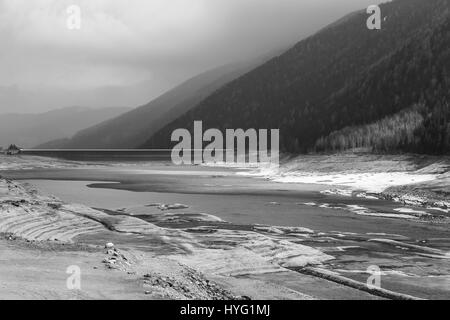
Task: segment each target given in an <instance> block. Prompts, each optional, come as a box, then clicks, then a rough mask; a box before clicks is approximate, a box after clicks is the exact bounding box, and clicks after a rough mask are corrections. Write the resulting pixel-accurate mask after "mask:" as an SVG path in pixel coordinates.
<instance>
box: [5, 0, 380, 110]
mask: <svg viewBox="0 0 450 320" xmlns="http://www.w3.org/2000/svg"><path fill="white" fill-rule="evenodd" d="M371 2H373V1H368V0H342V1H335V0H131V1H126V0H33V1H29V0H0V39H1V42H0V70H2V72H1V73H0V86H3V87H7V88H10V87H13V86H15V88H16V91H14V97H15V98H14V99H12V100H11V101H9V100H8V97H9V96H10V95H8V94H3V95H0V112H4V111H6V110H7V109H8V108H9V109H11V108H19V107H20V108H21V109H23V110H25V111H27V110H28V111H35V110H38V109H39V110H40V109H50V108H53V107H63V106H60V105H59V106H57V105H56V104H57V103H61V99H59V98H58V99H56V100H55V101H53V102H52V99H51V92H52V91H53V92H54V91H55V90H60V92H69V91H70V92H87V91H89V90H99V89H101V88H105V87H124V88H125V87H130V86H136V87H139V88H140V90H134V91H133V93H134V94H137V95H138V97H133V99H129V101H130V103H136V102H138V101H139V102H145V101H146V100H149V99H151V98H153V97H154V96H155V95H157V94H159V93H161V92H162V91H164V90H167V89H169V88H170V87H172V86H174V85H176V84H177V83H179V82H181V81H183V80H185V79H186V78H189V77H191V76H194V75H196V74H198V73H200V72H202V71H205V70H207V69H210V68H213V67H216V66H219V65H223V64H226V63H230V62H235V61H239V60H245V59H248V58H251V57H256V56H260V55H264V54H266V53H267V52H270V51H272V50H275V49H280V48H282V47H285V46H289V45H291V44H294V43H295V42H297V41H298V40H300V39H301V38H303V37H304V36H306V35H308V34H311V33H312V32H314V31H315V30H317V29H319V28H320V27H321V26H323V25H325V24H327V23H330V22H332V21H333V20H334V19H337V18H339V17H340V16H342V15H344V14H345V13H347V12H349V11H350V10H354V9H356V8H363V7H364V6H365V5H367V4H370V3H371ZM70 5H77V6H79V7H80V8H81V29H80V30H69V29H68V28H67V19H68V17H69V15H68V13H67V8H68V7H69V6H70ZM143 84H146V85H149V88H148V89H145V88H144V87H143ZM17 88H18V89H17ZM17 90H18V91H17ZM21 90H22V91H33V92H36V91H41V92H43V96H45V99H44V98H43V99H41V100H40V98H39V94H38V93H36V94H35V95H33V97H34V98H35V99H29V100H31V101H29V100H27V101H26V103H25V102H20V103H19V102H17V101H21V99H19V100H17V96H20V92H21ZM8 92H9V91H8ZM71 99H72V98H71ZM22 100H23V99H22ZM93 100H94V101H93V102H92V103H93V104H94V105H93V106H96V105H95V99H93ZM100 100H102V102H103V103H108V101H109V100H108V99H107V97H102V99H100ZM14 101H16V102H17V103H16V102H14ZM126 101H127V98H126V96H125V97H123V99H121V102H123V103H126ZM75 102H76V101H75V100H73V99H72V100H69V99H68V101H67V102H66V104H67V105H72V104H74V103H75ZM113 102H114V101H112V100H111V102H110V103H113ZM91 106H92V105H91ZM102 106H104V105H102Z"/></svg>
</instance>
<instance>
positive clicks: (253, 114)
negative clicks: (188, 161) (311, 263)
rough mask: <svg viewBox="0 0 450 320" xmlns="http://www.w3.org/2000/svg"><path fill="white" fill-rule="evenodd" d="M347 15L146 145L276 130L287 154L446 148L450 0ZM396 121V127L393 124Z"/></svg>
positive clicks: (398, 3)
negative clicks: (176, 133) (186, 136)
mask: <svg viewBox="0 0 450 320" xmlns="http://www.w3.org/2000/svg"><path fill="white" fill-rule="evenodd" d="M380 8H381V12H382V28H381V30H369V29H368V28H367V27H366V21H367V19H368V18H369V15H368V14H367V13H366V12H365V10H364V11H361V12H356V13H354V14H351V15H348V16H346V17H345V18H344V19H341V20H340V21H338V22H336V23H334V24H332V25H330V26H328V27H326V28H324V29H323V30H321V31H320V32H318V33H316V34H315V35H313V36H311V37H309V38H307V39H305V40H303V41H301V42H299V43H298V44H296V45H295V46H294V47H293V48H291V49H290V50H288V51H287V52H285V53H283V54H282V55H280V56H278V57H276V58H273V59H271V60H270V61H268V62H266V63H265V64H263V65H261V66H260V67H258V68H256V69H254V70H252V71H251V72H249V73H247V74H245V75H243V76H242V77H240V78H238V79H236V80H234V81H232V82H231V83H228V84H227V85H226V86H224V87H222V88H221V89H219V90H217V91H216V92H214V93H213V94H212V95H210V96H209V97H207V98H206V99H205V100H203V101H202V102H201V103H199V105H198V106H196V107H195V108H193V109H192V110H190V111H189V112H187V113H186V114H184V115H183V116H181V117H180V118H178V119H176V120H175V121H173V122H171V123H170V124H168V125H167V126H165V127H164V128H162V129H161V130H159V131H158V132H157V133H156V134H155V135H154V136H152V137H151V138H150V139H149V140H148V141H146V142H145V143H143V144H142V146H141V147H143V148H150V147H157V148H168V147H171V146H173V144H174V143H171V142H170V136H171V133H172V132H173V130H175V129H177V128H187V129H189V130H191V131H192V129H193V123H194V121H195V120H202V121H203V128H205V130H206V128H217V129H220V130H221V131H224V130H225V129H227V128H243V129H247V128H255V129H271V128H279V129H280V147H281V149H282V150H283V151H287V152H293V153H297V152H309V151H331V150H333V151H334V150H342V149H346V148H354V147H367V148H369V149H371V150H375V151H389V152H392V151H414V152H424V153H436V154H442V153H450V124H449V123H450V108H449V102H448V101H449V98H450V97H449V96H450V85H449V84H450V78H449V77H450V72H449V66H450V46H449V44H450V1H448V0H395V1H392V2H388V3H384V4H382V5H381V6H380ZM393 126H394V127H395V128H393Z"/></svg>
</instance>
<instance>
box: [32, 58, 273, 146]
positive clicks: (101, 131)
mask: <svg viewBox="0 0 450 320" xmlns="http://www.w3.org/2000/svg"><path fill="white" fill-rule="evenodd" d="M273 55H275V53H274V54H273ZM273 55H272V54H270V55H269V56H270V57H272V56H273ZM267 59H269V57H267V56H262V57H259V58H257V59H254V60H252V61H245V62H241V63H236V64H231V65H225V66H222V67H218V68H215V69H213V70H209V71H207V72H204V73H202V74H200V75H197V76H195V77H193V78H191V79H189V80H187V81H185V82H184V83H182V84H181V85H179V86H177V87H176V88H174V89H172V90H169V91H168V92H166V93H165V94H163V95H162V96H160V97H158V98H156V99H154V100H153V101H151V102H150V103H148V104H146V105H143V106H141V107H138V108H136V109H133V110H131V111H129V112H127V113H125V114H122V115H120V116H119V117H117V118H114V119H111V120H108V121H104V122H102V123H99V124H96V125H94V126H92V127H90V128H87V129H85V130H82V131H80V132H78V133H76V134H75V135H74V136H73V137H72V138H71V139H59V140H55V141H49V142H47V143H45V144H43V145H41V146H40V147H42V148H71V149H79V148H81V149H96V148H101V149H117V148H137V147H139V146H140V145H142V144H143V143H145V141H147V140H148V139H149V138H150V137H151V136H152V135H153V134H154V133H155V132H157V131H158V130H160V129H161V128H163V127H164V126H165V125H167V124H169V123H170V122H172V121H173V120H175V119H177V118H178V117H180V116H182V115H183V114H184V113H186V112H187V111H189V110H190V109H191V108H193V107H195V106H196V105H197V104H198V103H200V102H201V101H202V100H204V99H205V98H206V97H208V96H209V95H211V94H212V93H214V92H215V91H216V90H218V89H219V88H220V87H222V86H223V85H225V84H226V83H228V82H230V81H232V80H234V79H236V78H238V77H239V76H241V75H243V74H245V73H246V72H248V71H250V70H251V69H253V68H255V67H256V66H258V65H260V64H262V63H263V62H265V61H266V60H267Z"/></svg>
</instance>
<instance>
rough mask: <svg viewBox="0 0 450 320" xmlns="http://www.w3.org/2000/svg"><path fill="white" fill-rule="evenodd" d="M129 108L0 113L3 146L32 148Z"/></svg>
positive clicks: (0, 141)
mask: <svg viewBox="0 0 450 320" xmlns="http://www.w3.org/2000/svg"><path fill="white" fill-rule="evenodd" d="M128 110H129V109H127V108H102V109H90V108H82V107H68V108H63V109H58V110H53V111H49V112H46V113H41V114H1V115H0V146H4V147H6V146H8V145H10V144H16V145H18V146H20V147H21V148H32V147H34V146H36V145H39V144H41V143H44V142H46V141H49V140H53V139H56V138H61V137H70V136H72V135H73V134H74V133H75V132H77V131H79V130H81V129H84V128H87V127H89V126H91V125H93V124H95V123H98V122H100V121H104V120H106V119H109V118H113V117H116V116H118V115H119V114H121V113H123V112H126V111H128Z"/></svg>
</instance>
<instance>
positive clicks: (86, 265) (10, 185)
mask: <svg viewBox="0 0 450 320" xmlns="http://www.w3.org/2000/svg"><path fill="white" fill-rule="evenodd" d="M11 163H14V162H11ZM41 163H42V165H45V166H50V167H52V166H53V165H54V164H53V163H52V162H51V161H50V162H49V163H46V161H44V160H42V161H41ZM57 165H58V164H57ZM64 165H67V167H69V168H72V167H73V166H74V163H64ZM22 166H23V164H22ZM327 166H328V165H325V167H327ZM18 169H19V170H21V169H20V167H18ZM80 173H82V171H80ZM424 174H430V173H429V172H425V173H424ZM218 179H219V178H218ZM231 179H232V178H231ZM186 180H187V181H188V182H189V179H188V178H187V179H186ZM352 183H353V182H352ZM286 186H288V185H286ZM344 187H345V186H344ZM205 188H210V187H209V186H208V187H207V186H206V185H205ZM224 188H225V187H224ZM225 189H226V188H225ZM320 190H325V191H326V190H327V189H326V188H324V187H323V186H322V187H320V188H318V190H317V192H319V191H320ZM280 200H281V203H278V202H277V203H270V202H269V203H266V206H268V207H269V208H274V210H275V209H277V210H278V211H279V210H280V209H282V208H284V207H285V206H288V205H287V204H285V203H283V199H280ZM339 201H344V200H339ZM373 201H377V200H373ZM293 205H294V206H299V205H300V204H295V203H294V204H293ZM312 205H313V204H312V203H309V202H308V203H305V204H304V205H301V206H300V207H302V208H303V209H302V210H306V208H308V207H310V206H312ZM334 206H336V205H334ZM341 206H342V205H340V207H339V208H337V207H336V208H334V207H331V208H328V207H324V205H323V204H322V205H321V206H320V207H321V208H322V207H323V208H324V209H325V210H337V211H336V213H337V214H345V212H344V211H342V208H341ZM348 206H350V205H348ZM181 208H184V207H183V206H182V205H177V204H174V203H147V204H145V205H141V206H134V207H126V208H120V209H119V208H114V209H109V210H105V209H94V208H91V207H88V206H86V205H82V204H74V203H68V202H64V201H61V200H60V199H58V198H56V197H54V196H51V195H44V194H43V193H41V192H40V191H39V190H36V189H35V188H34V187H32V186H31V185H29V184H27V183H23V182H17V181H11V180H6V179H0V235H1V237H0V257H1V258H0V259H1V260H2V263H1V266H0V280H1V281H0V283H1V285H0V299H1V298H6V299H9V298H20V299H34V298H38V299H241V298H251V299H380V298H382V297H391V298H395V297H398V298H402V297H408V293H409V294H410V293H412V294H413V295H414V294H419V296H422V295H423V296H425V297H427V296H430V297H438V298H440V297H444V296H445V295H446V294H448V290H447V289H446V285H445V282H446V281H447V282H448V281H449V280H450V279H449V278H448V272H447V271H448V270H447V269H448V264H446V261H448V259H449V257H450V256H448V250H447V244H446V243H447V242H446V240H445V239H438V238H436V239H429V240H427V243H428V245H430V246H431V245H432V247H428V246H427V244H425V245H423V243H425V242H423V243H422V242H416V239H409V238H407V237H404V236H400V235H389V234H386V233H369V232H367V233H366V234H355V233H345V232H344V233H343V232H339V231H327V232H320V231H314V230H311V229H308V228H302V227H287V226H284V227H282V226H279V227H274V226H270V225H269V226H268V225H252V224H249V225H246V224H242V225H237V224H231V223H228V222H227V221H223V220H221V219H219V218H218V217H216V216H213V215H210V214H206V213H199V212H202V211H195V210H194V211H189V210H180V209H181ZM311 208H314V206H313V207H311ZM344 209H345V208H344ZM355 210H356V209H355ZM358 210H359V209H358ZM327 212H329V213H332V211H327ZM356 214H359V213H358V212H356ZM396 214H397V213H396ZM411 214H415V213H411V212H405V213H402V212H398V217H400V216H401V215H405V216H406V215H411ZM343 217H344V216H343ZM346 217H347V218H351V217H349V216H346ZM396 218H397V217H396ZM396 223H397V222H396ZM397 224H398V223H397ZM414 228H416V229H417V228H421V229H423V228H426V225H421V224H420V223H419V224H417V225H414ZM439 228H440V229H442V228H445V226H442V227H439V226H438V227H436V228H435V227H433V230H434V229H436V230H439ZM107 243H114V246H113V247H111V248H105V245H106V244H107ZM403 248H407V249H408V251H405V249H403ZM411 259H414V260H415V261H416V265H417V268H416V267H414V266H410V264H409V263H407V261H410V260H411ZM430 259H431V260H430ZM373 263H375V264H380V265H386V266H387V267H386V268H389V269H392V270H388V271H386V272H385V273H384V275H383V277H384V278H383V279H386V281H385V280H383V281H385V282H384V285H385V286H386V287H387V289H389V290H394V291H389V290H388V291H389V292H387V293H386V292H381V294H380V293H379V292H378V293H376V292H375V293H374V292H370V291H369V292H367V290H361V288H363V286H365V281H366V278H367V277H368V275H367V274H366V272H365V268H366V266H367V265H369V264H373ZM430 263H432V265H430ZM429 266H432V267H433V268H432V269H433V270H434V271H432V270H428V269H429ZM71 267H72V268H73V267H76V268H79V270H80V275H81V276H80V285H81V287H80V289H79V290H78V289H74V290H72V289H70V288H68V286H67V281H68V279H69V278H70V276H71V275H70V274H68V273H67V271H68V268H71ZM311 268H312V269H311ZM70 270H72V269H70ZM309 270H315V271H314V272H310V271H309ZM317 270H325V271H324V272H321V271H317ZM334 270H336V271H334ZM330 272H331V273H332V274H333V276H331V277H330ZM355 272H356V273H355ZM430 272H432V273H430ZM346 276H348V278H347V277H346ZM352 279H353V280H352ZM355 281H356V282H355ZM422 282H423V283H422ZM422 288H423V289H422ZM396 290H400V291H398V292H402V293H403V294H397V293H396V292H395V291H396ZM411 298H414V297H413V296H411Z"/></svg>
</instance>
